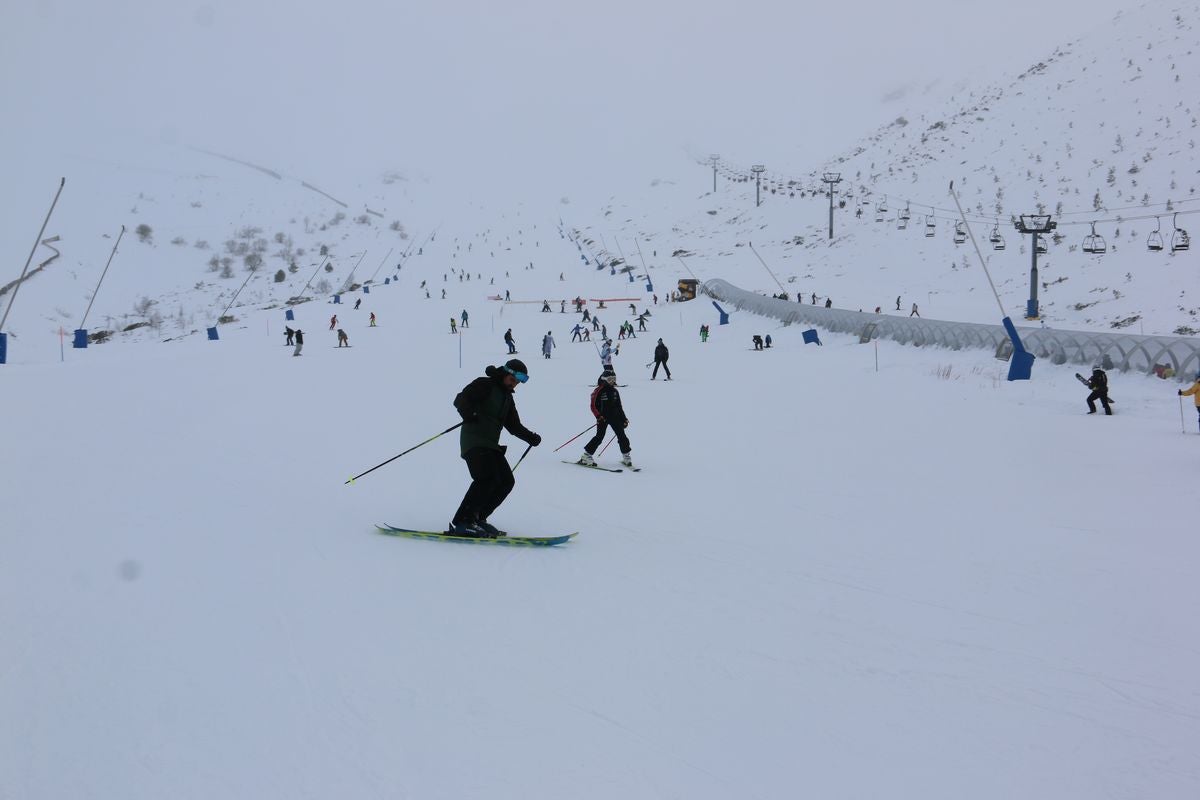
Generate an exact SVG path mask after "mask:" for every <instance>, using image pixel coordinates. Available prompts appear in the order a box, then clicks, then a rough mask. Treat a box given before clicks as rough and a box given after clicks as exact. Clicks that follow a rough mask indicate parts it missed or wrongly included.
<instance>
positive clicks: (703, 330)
mask: <svg viewBox="0 0 1200 800" xmlns="http://www.w3.org/2000/svg"><path fill="white" fill-rule="evenodd" d="M700 341H702V342H707V341H708V326H707V325H701V326H700Z"/></svg>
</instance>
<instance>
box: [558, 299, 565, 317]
mask: <svg viewBox="0 0 1200 800" xmlns="http://www.w3.org/2000/svg"><path fill="white" fill-rule="evenodd" d="M558 313H560V314H565V313H567V301H566V300H559V301H558Z"/></svg>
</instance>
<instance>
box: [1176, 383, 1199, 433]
mask: <svg viewBox="0 0 1200 800" xmlns="http://www.w3.org/2000/svg"><path fill="white" fill-rule="evenodd" d="M1185 395H1191V396H1192V399H1193V400H1194V401H1195V402H1196V415H1197V417H1198V419H1197V422H1198V423H1200V372H1197V373H1196V382H1195V383H1193V384H1192V388H1190V389H1188V390H1186V391H1184V390H1183V389H1180V390H1179V396H1180V397H1183V396H1185ZM1180 413H1182V412H1180Z"/></svg>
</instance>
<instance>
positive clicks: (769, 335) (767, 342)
mask: <svg viewBox="0 0 1200 800" xmlns="http://www.w3.org/2000/svg"><path fill="white" fill-rule="evenodd" d="M763 344H764V345H765V346H766V347H767V348H768V349H769V348H770V347H771V334H769V333H768V334H767V336H766V338H765V339H763Z"/></svg>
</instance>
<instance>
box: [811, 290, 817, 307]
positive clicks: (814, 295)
mask: <svg viewBox="0 0 1200 800" xmlns="http://www.w3.org/2000/svg"><path fill="white" fill-rule="evenodd" d="M812 304H813V305H814V306H815V305H816V304H817V293H816V292H813V293H812Z"/></svg>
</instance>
